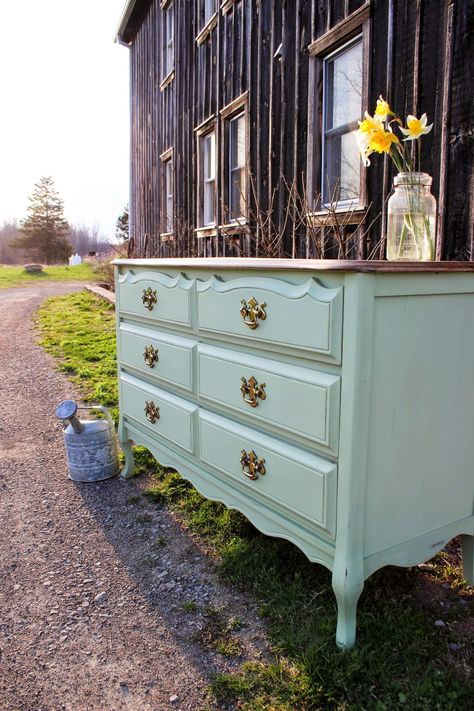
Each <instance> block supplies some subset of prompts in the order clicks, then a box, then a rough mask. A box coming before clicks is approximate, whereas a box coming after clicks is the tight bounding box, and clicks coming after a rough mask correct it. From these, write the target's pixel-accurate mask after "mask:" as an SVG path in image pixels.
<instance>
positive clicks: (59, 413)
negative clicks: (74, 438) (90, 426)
mask: <svg viewBox="0 0 474 711" xmlns="http://www.w3.org/2000/svg"><path fill="white" fill-rule="evenodd" d="M76 412H77V405H76V403H75V402H74V400H63V401H62V403H61V404H60V405H58V407H57V408H56V417H59V419H60V420H62V421H63V422H70V424H71V427H72V429H73V430H74V432H75V433H76V434H80V433H81V432H82V431H83V430H84V426H83V425H82V423H81V422H80V421H79V419H78V418H77V417H76Z"/></svg>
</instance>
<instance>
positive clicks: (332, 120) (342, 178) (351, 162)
mask: <svg viewBox="0 0 474 711" xmlns="http://www.w3.org/2000/svg"><path fill="white" fill-rule="evenodd" d="M323 104H324V107H323V135H322V143H323V146H322V148H323V150H322V156H323V159H322V176H321V193H322V200H321V201H322V203H323V204H324V205H329V204H331V203H334V202H336V203H337V207H352V206H356V205H357V204H358V202H359V196H360V178H361V173H360V165H361V162H360V156H359V151H358V149H357V145H356V142H355V138H354V136H353V135H352V132H353V131H354V130H356V129H357V128H358V124H357V120H358V119H360V118H361V113H362V37H360V36H359V37H357V38H356V39H354V40H351V41H350V42H348V43H347V44H346V45H344V46H343V47H341V48H339V49H338V50H336V51H335V52H332V53H331V54H330V55H328V56H327V57H325V58H324V65H323Z"/></svg>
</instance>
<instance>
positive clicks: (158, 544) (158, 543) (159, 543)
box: [153, 536, 168, 548]
mask: <svg viewBox="0 0 474 711" xmlns="http://www.w3.org/2000/svg"><path fill="white" fill-rule="evenodd" d="M167 545H168V541H167V540H166V538H165V536H158V538H155V540H154V542H153V547H154V548H163V546H167Z"/></svg>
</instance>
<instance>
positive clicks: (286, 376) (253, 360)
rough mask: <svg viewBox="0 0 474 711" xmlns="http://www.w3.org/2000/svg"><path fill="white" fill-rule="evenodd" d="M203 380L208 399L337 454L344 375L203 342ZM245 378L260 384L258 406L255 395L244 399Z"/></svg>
mask: <svg viewBox="0 0 474 711" xmlns="http://www.w3.org/2000/svg"><path fill="white" fill-rule="evenodd" d="M198 377H199V397H200V399H202V400H203V401H206V402H207V403H209V404H214V405H216V404H218V405H220V406H223V407H225V408H226V409H229V410H231V411H234V412H239V413H241V414H242V415H244V416H246V417H247V419H248V420H249V421H253V422H255V424H257V423H259V424H263V425H268V426H270V427H272V428H273V427H277V428H279V429H280V430H281V433H280V434H281V436H283V437H290V438H291V436H292V435H296V436H299V437H304V438H305V439H309V440H311V442H312V443H313V444H314V445H316V446H317V447H321V448H322V449H324V450H326V451H327V452H328V453H331V454H333V455H334V456H336V455H337V451H338V442H339V405H340V402H339V401H340V380H341V378H340V377H339V376H338V375H332V374H329V373H323V372H321V371H319V370H314V369H309V368H301V367H298V366H294V365H287V364H286V363H281V362H278V361H273V360H270V359H264V358H260V357H257V356H250V355H247V354H244V353H239V352H238V351H231V350H228V349H226V348H219V347H217V346H208V345H203V344H200V345H199V346H198ZM242 378H244V380H245V382H246V383H247V386H248V383H249V381H250V380H251V379H252V378H253V379H254V380H256V381H257V384H256V385H255V386H254V390H253V393H252V396H253V403H252V401H250V402H248V400H249V395H247V394H246V395H245V397H243V393H242V387H243V383H242ZM263 386H265V387H264V388H263ZM262 395H263V397H262Z"/></svg>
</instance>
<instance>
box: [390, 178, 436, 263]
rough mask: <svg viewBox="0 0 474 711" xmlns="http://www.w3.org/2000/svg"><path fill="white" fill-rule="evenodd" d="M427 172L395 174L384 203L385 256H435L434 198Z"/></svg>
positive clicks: (399, 258) (400, 258)
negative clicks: (390, 192)
mask: <svg viewBox="0 0 474 711" xmlns="http://www.w3.org/2000/svg"><path fill="white" fill-rule="evenodd" d="M431 181H432V179H431V176H430V175H428V173H399V174H398V175H397V176H395V178H394V180H393V184H394V186H395V190H394V193H393V195H391V196H390V199H389V201H388V206H387V259H389V260H390V261H414V262H416V261H432V260H433V259H434V258H435V235H436V232H435V230H436V200H435V198H434V197H433V195H432V194H431V192H430V187H431Z"/></svg>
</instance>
